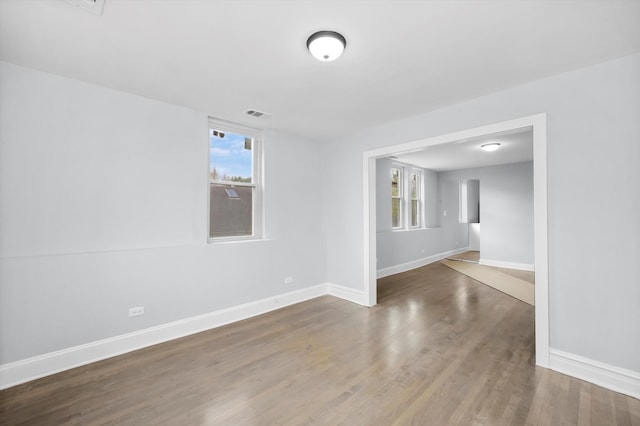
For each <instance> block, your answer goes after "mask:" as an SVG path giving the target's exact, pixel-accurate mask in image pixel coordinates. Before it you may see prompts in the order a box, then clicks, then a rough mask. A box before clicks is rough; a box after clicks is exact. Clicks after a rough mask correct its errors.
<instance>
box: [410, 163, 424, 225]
mask: <svg viewBox="0 0 640 426" xmlns="http://www.w3.org/2000/svg"><path fill="white" fill-rule="evenodd" d="M409 176H410V177H409V192H410V197H411V198H410V200H409V202H410V203H411V213H410V214H411V218H410V223H411V227H412V228H418V227H419V226H420V225H421V223H420V214H421V212H420V194H421V191H420V182H421V180H422V179H421V174H420V172H418V171H416V170H411V171H410V172H409Z"/></svg>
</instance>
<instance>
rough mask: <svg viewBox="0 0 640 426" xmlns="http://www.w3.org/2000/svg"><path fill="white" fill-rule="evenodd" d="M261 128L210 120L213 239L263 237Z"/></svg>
mask: <svg viewBox="0 0 640 426" xmlns="http://www.w3.org/2000/svg"><path fill="white" fill-rule="evenodd" d="M260 148H261V146H260V138H259V132H258V131H256V130H254V129H249V128H245V127H243V126H239V125H230V124H228V123H224V122H219V121H216V120H213V119H210V120H209V241H226V240H244V239H252V238H259V237H260V228H261V226H260V225H261V220H262V217H261V215H260V211H261V209H260V195H261V186H260V185H261V182H260V164H261V158H260V153H261V149H260Z"/></svg>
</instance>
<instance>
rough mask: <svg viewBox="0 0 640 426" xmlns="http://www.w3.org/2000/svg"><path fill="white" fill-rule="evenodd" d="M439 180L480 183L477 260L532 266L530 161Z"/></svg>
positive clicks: (445, 174)
mask: <svg viewBox="0 0 640 426" xmlns="http://www.w3.org/2000/svg"><path fill="white" fill-rule="evenodd" d="M439 177H440V179H441V181H443V182H447V181H450V182H459V181H461V180H479V181H480V223H481V224H482V234H481V236H480V258H481V259H490V260H492V261H499V262H504V263H515V264H527V265H532V264H533V263H534V255H533V249H534V242H533V163H532V162H526V163H513V164H504V165H499V166H493V167H479V168H475V169H464V170H455V171H450V172H442V173H439ZM456 217H457V216H456ZM450 246H451V243H449V247H450ZM449 249H450V248H449ZM443 251H445V250H443Z"/></svg>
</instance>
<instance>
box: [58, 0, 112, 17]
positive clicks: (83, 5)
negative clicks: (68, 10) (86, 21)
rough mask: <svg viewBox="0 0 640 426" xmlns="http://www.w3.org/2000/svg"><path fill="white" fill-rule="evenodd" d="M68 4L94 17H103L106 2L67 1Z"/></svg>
mask: <svg viewBox="0 0 640 426" xmlns="http://www.w3.org/2000/svg"><path fill="white" fill-rule="evenodd" d="M66 2H67V3H69V4H70V5H73V6H75V7H77V8H79V9H82V10H84V11H87V12H90V13H93V14H94V15H102V9H104V0H66Z"/></svg>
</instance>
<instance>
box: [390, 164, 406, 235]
mask: <svg viewBox="0 0 640 426" xmlns="http://www.w3.org/2000/svg"><path fill="white" fill-rule="evenodd" d="M402 189H403V188H402V169H397V168H394V167H392V168H391V227H392V228H395V229H397V228H401V227H402V213H403V211H402V193H403V191H402Z"/></svg>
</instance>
